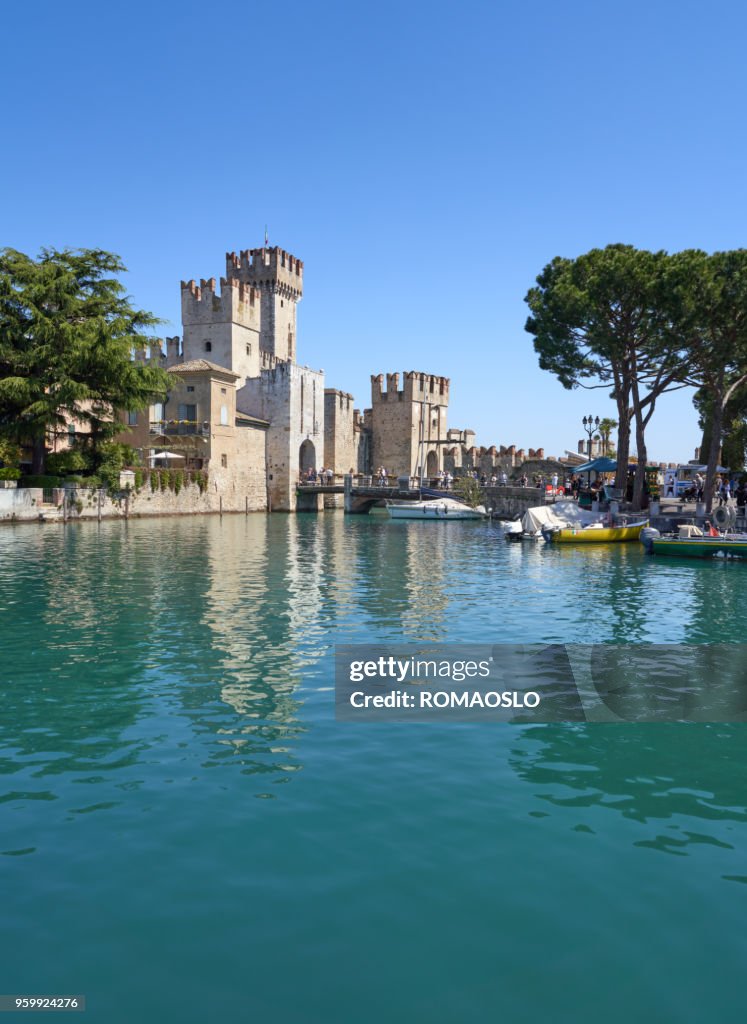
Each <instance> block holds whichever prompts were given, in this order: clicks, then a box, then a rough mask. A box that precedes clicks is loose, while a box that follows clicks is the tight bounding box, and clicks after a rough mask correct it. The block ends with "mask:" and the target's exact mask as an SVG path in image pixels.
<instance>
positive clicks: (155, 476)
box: [150, 469, 161, 491]
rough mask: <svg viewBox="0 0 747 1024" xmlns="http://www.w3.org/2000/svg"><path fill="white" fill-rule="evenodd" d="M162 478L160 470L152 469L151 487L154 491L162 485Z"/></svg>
mask: <svg viewBox="0 0 747 1024" xmlns="http://www.w3.org/2000/svg"><path fill="white" fill-rule="evenodd" d="M160 478H161V474H160V473H159V472H158V470H157V469H152V470H151V471H150V489H151V490H152V491H157V490H158V488H159V487H160V486H161V479H160Z"/></svg>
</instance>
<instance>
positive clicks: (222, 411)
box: [220, 405, 228, 427]
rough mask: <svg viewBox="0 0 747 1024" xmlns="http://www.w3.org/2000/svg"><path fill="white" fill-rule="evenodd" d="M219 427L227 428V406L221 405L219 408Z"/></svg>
mask: <svg viewBox="0 0 747 1024" xmlns="http://www.w3.org/2000/svg"><path fill="white" fill-rule="evenodd" d="M220 425H221V426H222V427H227V426H228V406H227V405H222V406H221V407H220Z"/></svg>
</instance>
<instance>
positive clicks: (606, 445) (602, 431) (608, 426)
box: [599, 417, 617, 455]
mask: <svg viewBox="0 0 747 1024" xmlns="http://www.w3.org/2000/svg"><path fill="white" fill-rule="evenodd" d="M616 427H617V420H613V419H609V418H608V417H605V418H604V419H602V420H600V421H599V435H600V437H601V438H602V451H603V453H604V454H605V455H609V453H610V451H611V450H613V449H614V446H613V445H612V444H611V442H610V436H611V434H612V431H613V430H614V429H615V428H616Z"/></svg>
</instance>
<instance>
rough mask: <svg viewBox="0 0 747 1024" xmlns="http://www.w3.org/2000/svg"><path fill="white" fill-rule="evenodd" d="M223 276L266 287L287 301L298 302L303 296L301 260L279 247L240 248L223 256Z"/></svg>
mask: <svg viewBox="0 0 747 1024" xmlns="http://www.w3.org/2000/svg"><path fill="white" fill-rule="evenodd" d="M226 277H228V278H229V279H235V280H239V281H244V282H246V283H249V284H253V285H255V286H257V287H259V288H267V287H270V288H272V289H273V290H275V291H281V292H282V293H283V294H284V295H286V296H287V297H288V298H291V299H295V300H298V299H300V298H301V296H302V295H303V260H299V259H298V258H297V257H296V256H293V255H292V254H291V253H289V252H286V251H285V249H281V248H280V247H279V246H275V247H274V248H272V249H264V248H263V249H242V250H241V251H240V252H239V254H238V255H236V253H235V252H227V253H226Z"/></svg>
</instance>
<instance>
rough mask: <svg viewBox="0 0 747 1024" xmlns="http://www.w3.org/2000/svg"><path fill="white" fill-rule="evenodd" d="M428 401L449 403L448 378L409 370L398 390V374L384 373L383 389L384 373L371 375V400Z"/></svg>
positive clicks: (438, 403) (434, 403)
mask: <svg viewBox="0 0 747 1024" xmlns="http://www.w3.org/2000/svg"><path fill="white" fill-rule="evenodd" d="M395 396H396V400H398V401H400V402H401V401H406V402H428V403H429V404H431V405H448V404H449V378H448V377H439V376H436V375H435V374H432V373H419V372H416V371H415V370H410V371H409V372H407V373H405V374H404V387H403V389H402V390H400V387H399V374H398V373H388V374H387V375H386V390H384V374H383V373H379V374H375V375H373V376H372V377H371V399H372V401H373V402H386V401H389V402H391V401H394V400H395Z"/></svg>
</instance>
